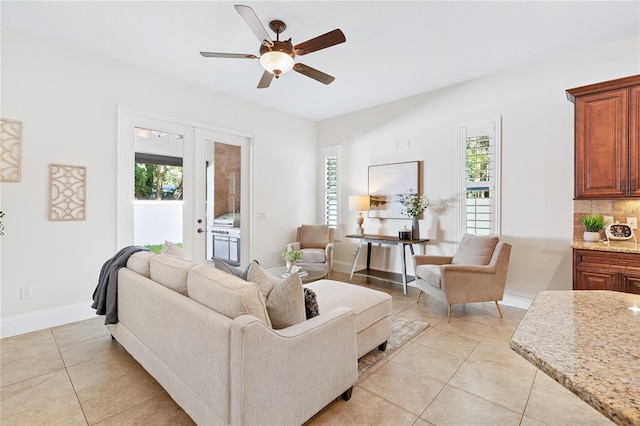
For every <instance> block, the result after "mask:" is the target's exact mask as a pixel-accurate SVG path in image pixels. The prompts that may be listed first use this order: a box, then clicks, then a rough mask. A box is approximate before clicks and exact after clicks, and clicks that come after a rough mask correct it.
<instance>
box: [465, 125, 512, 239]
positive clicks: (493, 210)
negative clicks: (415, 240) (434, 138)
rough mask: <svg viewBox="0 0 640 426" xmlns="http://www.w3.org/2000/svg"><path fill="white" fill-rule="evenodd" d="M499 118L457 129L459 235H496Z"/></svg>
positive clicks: (498, 214) (497, 224) (497, 218)
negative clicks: (459, 189) (460, 230)
mask: <svg viewBox="0 0 640 426" xmlns="http://www.w3.org/2000/svg"><path fill="white" fill-rule="evenodd" d="M500 128H501V122H500V117H498V118H497V119H495V120H487V121H482V122H476V123H465V124H460V125H458V139H459V150H458V152H459V156H460V162H459V164H460V172H459V173H458V176H459V178H460V182H461V185H460V186H461V191H460V193H461V200H460V206H461V207H462V208H461V210H462V212H461V215H460V218H461V229H462V232H461V234H464V233H469V234H474V235H499V234H500V134H501V131H500Z"/></svg>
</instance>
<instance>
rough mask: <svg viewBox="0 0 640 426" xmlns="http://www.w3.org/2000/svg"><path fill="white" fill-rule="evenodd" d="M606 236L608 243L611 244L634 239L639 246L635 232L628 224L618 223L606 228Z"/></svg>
mask: <svg viewBox="0 0 640 426" xmlns="http://www.w3.org/2000/svg"><path fill="white" fill-rule="evenodd" d="M604 234H605V235H606V236H607V243H610V242H611V240H618V241H620V240H622V241H624V240H631V239H633V241H634V242H635V243H636V244H638V240H637V239H636V234H635V233H634V232H633V229H631V226H629V225H628V224H626V223H620V222H618V221H616V222H614V223H610V224H609V225H607V226H605V228H604Z"/></svg>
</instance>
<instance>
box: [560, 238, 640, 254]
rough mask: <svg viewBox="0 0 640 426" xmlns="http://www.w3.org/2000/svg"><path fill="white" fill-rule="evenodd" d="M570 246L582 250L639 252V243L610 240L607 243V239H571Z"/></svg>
mask: <svg viewBox="0 0 640 426" xmlns="http://www.w3.org/2000/svg"><path fill="white" fill-rule="evenodd" d="M571 248H574V249H583V250H598V251H612V252H618V253H639V254H640V244H636V243H635V242H629V241H611V242H610V243H607V240H604V241H597V242H589V241H583V240H573V243H572V244H571Z"/></svg>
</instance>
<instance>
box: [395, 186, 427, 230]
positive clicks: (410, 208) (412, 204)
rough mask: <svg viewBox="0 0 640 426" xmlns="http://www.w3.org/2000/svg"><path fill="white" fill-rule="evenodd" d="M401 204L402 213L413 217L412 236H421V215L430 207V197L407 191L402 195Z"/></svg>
mask: <svg viewBox="0 0 640 426" xmlns="http://www.w3.org/2000/svg"><path fill="white" fill-rule="evenodd" d="M400 204H402V206H403V208H402V214H405V215H407V216H409V217H410V218H411V238H412V239H414V240H417V239H419V238H420V222H419V221H418V216H420V215H421V214H422V213H423V212H424V211H425V210H426V209H427V208H428V207H429V199H428V198H427V197H426V196H425V195H424V194H422V195H418V194H416V193H411V192H407V193H406V194H402V195H401V196H400Z"/></svg>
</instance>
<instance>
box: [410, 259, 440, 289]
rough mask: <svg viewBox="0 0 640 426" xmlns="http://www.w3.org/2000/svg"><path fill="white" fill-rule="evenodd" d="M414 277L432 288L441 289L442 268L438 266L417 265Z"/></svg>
mask: <svg viewBox="0 0 640 426" xmlns="http://www.w3.org/2000/svg"><path fill="white" fill-rule="evenodd" d="M416 276H417V277H418V278H420V279H422V280H423V281H424V282H426V283H429V284H431V285H432V286H434V287H437V288H442V282H441V280H442V268H441V267H440V265H418V266H417V267H416Z"/></svg>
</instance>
